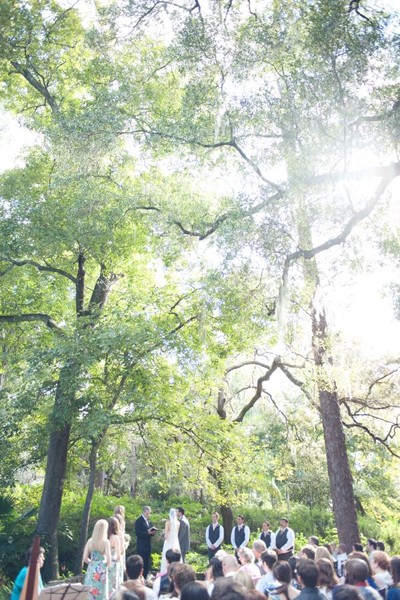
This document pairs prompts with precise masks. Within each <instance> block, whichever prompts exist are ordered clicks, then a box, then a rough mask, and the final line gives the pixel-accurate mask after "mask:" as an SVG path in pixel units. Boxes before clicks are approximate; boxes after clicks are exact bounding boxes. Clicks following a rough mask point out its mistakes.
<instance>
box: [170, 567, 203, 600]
mask: <svg viewBox="0 0 400 600" xmlns="http://www.w3.org/2000/svg"><path fill="white" fill-rule="evenodd" d="M172 580H173V582H174V588H175V592H176V593H177V598H180V597H181V591H182V590H183V588H184V587H185V585H186V584H188V583H192V582H194V581H196V573H195V570H194V569H193V567H191V566H190V565H187V564H185V563H177V564H176V565H175V568H174V570H173V572H172ZM207 598H208V594H207Z"/></svg>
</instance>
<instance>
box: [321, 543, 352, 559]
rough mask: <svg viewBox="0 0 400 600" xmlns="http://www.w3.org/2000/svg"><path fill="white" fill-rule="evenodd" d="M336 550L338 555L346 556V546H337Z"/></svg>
mask: <svg viewBox="0 0 400 600" xmlns="http://www.w3.org/2000/svg"><path fill="white" fill-rule="evenodd" d="M337 549H338V553H339V554H346V552H347V546H346V544H339V545H338V547H337ZM321 558H322V557H321Z"/></svg>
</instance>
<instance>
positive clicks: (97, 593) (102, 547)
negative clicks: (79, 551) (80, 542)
mask: <svg viewBox="0 0 400 600" xmlns="http://www.w3.org/2000/svg"><path fill="white" fill-rule="evenodd" d="M83 562H85V563H87V564H88V568H87V571H86V575H85V585H88V586H90V588H91V589H90V592H89V595H88V600H108V597H109V584H108V569H109V568H110V567H111V549H110V542H109V540H108V522H107V521H106V520H105V519H101V520H100V521H97V523H96V524H95V526H94V528H93V534H92V537H91V538H90V539H89V540H88V541H87V542H86V546H85V550H84V551H83Z"/></svg>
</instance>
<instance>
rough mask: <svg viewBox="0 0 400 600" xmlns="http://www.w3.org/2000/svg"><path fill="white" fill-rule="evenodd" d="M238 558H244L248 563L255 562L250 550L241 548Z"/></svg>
mask: <svg viewBox="0 0 400 600" xmlns="http://www.w3.org/2000/svg"><path fill="white" fill-rule="evenodd" d="M238 556H239V557H242V558H244V560H245V561H246V562H247V563H252V562H254V554H253V553H252V551H251V550H249V548H240V549H239V551H238Z"/></svg>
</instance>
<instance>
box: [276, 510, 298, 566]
mask: <svg viewBox="0 0 400 600" xmlns="http://www.w3.org/2000/svg"><path fill="white" fill-rule="evenodd" d="M279 525H280V528H279V529H278V531H277V532H276V538H275V548H274V550H275V552H276V554H277V555H278V560H289V558H291V557H292V556H293V549H294V531H293V529H290V527H289V521H288V519H286V517H282V519H281V520H280V522H279Z"/></svg>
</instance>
